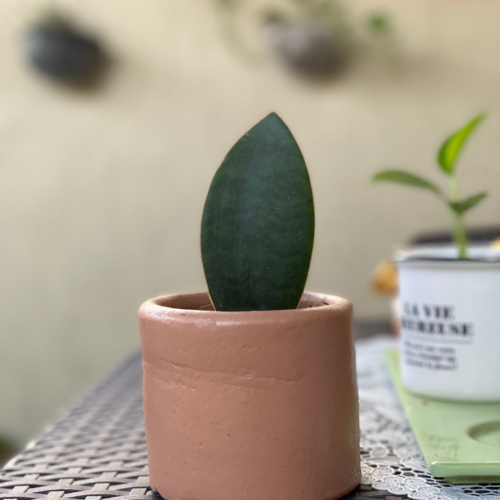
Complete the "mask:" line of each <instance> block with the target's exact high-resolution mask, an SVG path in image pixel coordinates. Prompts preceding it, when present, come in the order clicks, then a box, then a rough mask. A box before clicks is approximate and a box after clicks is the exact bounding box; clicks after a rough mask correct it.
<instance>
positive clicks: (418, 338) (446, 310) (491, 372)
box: [398, 248, 500, 402]
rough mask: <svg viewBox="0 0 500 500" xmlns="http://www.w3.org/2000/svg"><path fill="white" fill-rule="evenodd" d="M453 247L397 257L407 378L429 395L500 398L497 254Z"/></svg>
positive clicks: (406, 381)
mask: <svg viewBox="0 0 500 500" xmlns="http://www.w3.org/2000/svg"><path fill="white" fill-rule="evenodd" d="M454 252H455V251H454V250H453V249H444V250H442V251H433V252H432V253H428V254H425V253H420V254H418V255H413V256H408V257H407V258H405V259H403V260H400V261H399V262H398V270H399V282H400V284H399V286H400V304H401V305H400V307H401V375H402V379H403V383H404V385H405V386H406V387H407V388H408V389H409V390H410V391H412V392H415V393H417V394H419V395H422V396H427V397H434V398H439V399H450V400H458V401H477V402H495V401H500V260H498V256H499V255H498V252H493V251H492V250H489V249H477V248H476V249H473V250H471V259H467V260H461V259H456V258H454Z"/></svg>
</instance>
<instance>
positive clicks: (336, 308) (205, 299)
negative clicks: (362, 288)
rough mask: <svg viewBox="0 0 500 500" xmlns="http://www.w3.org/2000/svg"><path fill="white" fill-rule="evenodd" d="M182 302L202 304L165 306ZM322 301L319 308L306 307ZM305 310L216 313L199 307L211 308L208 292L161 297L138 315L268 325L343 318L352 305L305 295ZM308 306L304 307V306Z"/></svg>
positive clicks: (153, 299)
mask: <svg viewBox="0 0 500 500" xmlns="http://www.w3.org/2000/svg"><path fill="white" fill-rule="evenodd" d="M181 300H190V301H191V302H193V303H194V304H199V305H198V308H181V307H172V306H169V305H166V303H169V304H172V305H175V303H176V302H178V301H181ZM318 302H321V304H318V305H307V304H308V303H309V304H314V303H318ZM301 304H302V305H303V307H299V308H297V309H278V310H272V311H215V310H213V309H212V310H210V309H200V307H207V306H209V305H210V306H212V303H211V301H210V297H209V294H208V292H199V293H184V294H173V295H162V296H159V297H155V298H152V299H150V300H147V301H146V302H144V303H143V304H142V305H141V307H140V309H139V316H148V317H151V316H153V317H155V318H156V319H158V320H159V321H162V320H167V321H171V320H172V318H173V317H176V318H179V319H180V318H183V319H184V320H186V321H191V320H193V321H194V320H209V321H219V320H223V321H224V320H226V321H228V320H231V321H232V322H234V323H240V322H243V323H249V322H256V323H261V322H268V321H276V320H277V319H279V320H280V321H297V320H304V319H305V320H308V319H312V318H313V317H316V316H317V315H321V314H325V313H327V314H331V313H332V312H336V313H338V314H340V315H342V314H346V313H348V314H351V313H352V304H351V302H349V301H348V300H347V299H344V298H343V297H338V296H335V295H327V294H321V293H312V292H304V294H303V295H302V298H301ZM304 306H305V307H304Z"/></svg>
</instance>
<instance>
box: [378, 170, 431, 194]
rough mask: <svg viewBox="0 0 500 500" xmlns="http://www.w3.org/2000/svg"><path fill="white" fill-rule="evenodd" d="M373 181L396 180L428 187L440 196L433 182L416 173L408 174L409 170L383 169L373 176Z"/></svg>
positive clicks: (410, 184) (401, 182) (424, 187)
mask: <svg viewBox="0 0 500 500" xmlns="http://www.w3.org/2000/svg"><path fill="white" fill-rule="evenodd" d="M373 181H375V182H380V181H388V182H397V183H399V184H406V185H407V186H413V187H418V188H422V189H428V190H430V191H433V192H434V193H436V194H437V195H439V196H441V191H440V189H439V188H438V187H437V186H436V185H435V184H433V183H432V182H429V181H426V180H425V179H423V178H422V177H419V176H418V175H414V174H410V173H409V172H404V171H403V170H385V171H384V172H380V173H378V174H376V175H375V176H373Z"/></svg>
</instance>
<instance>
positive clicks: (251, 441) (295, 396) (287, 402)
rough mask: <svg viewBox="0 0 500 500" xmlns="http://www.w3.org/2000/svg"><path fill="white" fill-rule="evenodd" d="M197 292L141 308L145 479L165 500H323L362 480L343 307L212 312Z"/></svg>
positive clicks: (333, 300)
mask: <svg viewBox="0 0 500 500" xmlns="http://www.w3.org/2000/svg"><path fill="white" fill-rule="evenodd" d="M211 309H212V307H211V305H210V301H209V297H208V295H207V294H204V293H200V294H189V295H171V296H167V297H159V298H156V299H153V300H150V301H148V302H146V303H145V304H143V305H142V306H141V308H140V311H139V318H140V330H141V344H142V353H143V371H144V411H145V419H146V438H147V446H148V456H149V466H150V481H151V486H152V488H153V490H154V491H157V492H159V493H160V494H161V495H162V496H163V497H164V498H166V499H168V500H181V499H182V500H195V499H196V500H235V499H238V500H327V499H336V498H338V497H341V496H342V495H344V494H346V493H348V492H349V491H351V490H353V489H354V488H355V487H356V486H357V485H358V484H359V481H360V465H359V461H360V459H359V423H358V417H359V413H358V395H357V387H356V373H355V359H354V349H353V342H352V338H351V326H350V325H351V313H352V306H351V304H350V302H348V301H347V300H345V299H342V298H339V297H331V296H327V295H319V294H310V293H307V294H305V295H304V298H303V300H302V302H301V306H300V308H299V309H294V310H287V311H253V312H215V311H213V310H211Z"/></svg>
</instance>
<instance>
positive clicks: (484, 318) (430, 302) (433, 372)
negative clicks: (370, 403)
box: [373, 116, 500, 402]
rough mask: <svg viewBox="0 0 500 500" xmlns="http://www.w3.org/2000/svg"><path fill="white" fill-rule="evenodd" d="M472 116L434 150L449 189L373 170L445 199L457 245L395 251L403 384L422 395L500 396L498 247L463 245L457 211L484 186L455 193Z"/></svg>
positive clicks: (477, 198)
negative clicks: (471, 191)
mask: <svg viewBox="0 0 500 500" xmlns="http://www.w3.org/2000/svg"><path fill="white" fill-rule="evenodd" d="M481 121H482V116H479V117H477V118H476V119H474V120H472V121H471V122H470V123H468V124H467V125H466V126H465V127H463V128H462V129H460V130H459V131H458V132H456V133H455V134H453V135H452V136H451V137H450V138H449V139H448V140H446V141H445V142H444V144H443V146H442V147H441V149H440V151H439V154H438V164H439V168H440V171H441V172H442V173H443V174H444V175H445V177H446V179H447V181H448V184H449V194H447V193H446V192H445V191H443V190H442V189H441V188H440V187H439V186H438V185H437V184H435V183H434V182H431V181H428V180H427V179H424V178H422V177H420V176H417V175H415V174H412V173H409V172H406V171H401V170H387V171H384V172H380V173H379V174H377V175H375V176H374V178H373V180H374V181H377V182H381V181H388V182H396V183H400V184H404V185H407V186H412V187H417V188H420V189H424V190H427V191H428V192H430V193H432V194H434V195H435V196H437V197H438V198H439V199H440V200H441V201H442V202H444V204H445V206H446V207H447V209H448V211H449V213H450V215H451V218H452V222H453V230H454V239H455V244H456V248H449V247H448V248H447V247H444V248H442V249H436V248H434V249H427V250H426V249H422V250H419V251H418V252H416V251H414V252H402V253H401V255H400V256H399V258H398V259H397V260H398V262H397V266H398V271H399V292H400V314H401V342H402V343H401V374H402V378H403V382H404V384H405V386H406V387H407V388H408V389H410V390H411V391H413V392H415V393H417V394H420V395H423V396H427V397H435V398H442V399H451V400H459V401H479V402H493V401H500V364H499V362H498V360H499V359H500V337H499V336H498V332H499V330H500V308H499V307H498V303H499V301H500V252H498V251H497V250H495V249H494V248H491V247H488V246H484V247H472V248H471V247H469V245H468V241H467V239H468V238H467V232H466V230H465V226H464V220H463V219H464V214H465V213H466V212H468V211H469V210H471V209H472V208H473V207H475V206H476V205H478V204H479V203H480V202H481V201H482V200H483V199H484V198H485V197H486V193H485V192H481V193H478V194H475V195H472V196H469V197H466V198H462V197H461V196H460V193H459V188H458V181H457V177H456V163H457V160H458V157H459V154H460V151H461V149H462V147H463V145H464V143H465V142H466V140H467V138H468V137H469V135H470V134H471V132H472V131H473V130H474V129H475V128H476V126H477V125H478V124H479V123H480V122H481Z"/></svg>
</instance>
